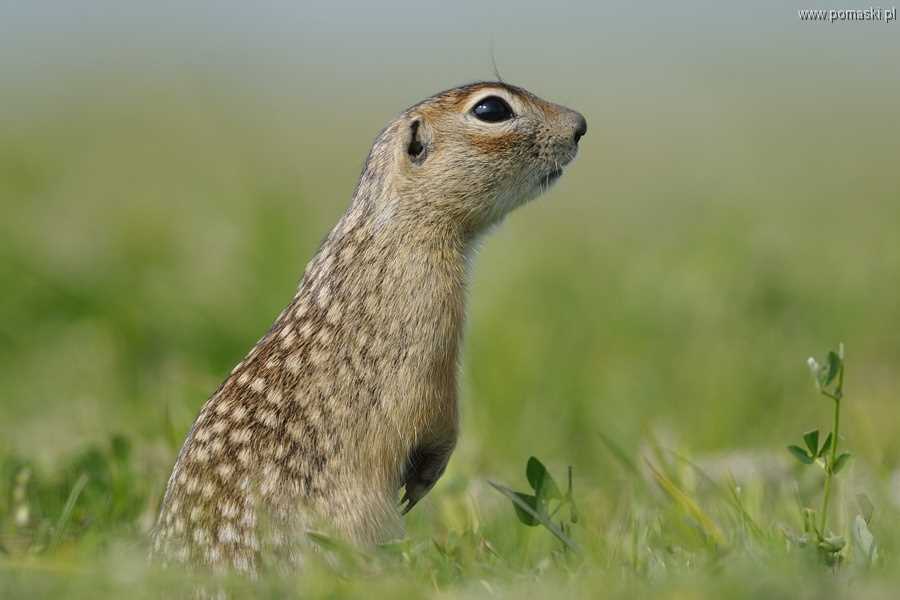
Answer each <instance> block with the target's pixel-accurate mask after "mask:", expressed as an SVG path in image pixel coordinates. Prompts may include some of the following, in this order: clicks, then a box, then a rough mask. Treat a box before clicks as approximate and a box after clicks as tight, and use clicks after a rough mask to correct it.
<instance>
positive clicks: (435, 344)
mask: <svg viewBox="0 0 900 600" xmlns="http://www.w3.org/2000/svg"><path fill="white" fill-rule="evenodd" d="M382 181H383V180H382ZM375 192H377V194H375ZM389 193H390V192H388V190H385V189H377V188H376V187H375V186H374V185H373V184H370V183H367V182H366V180H365V178H364V179H363V180H361V182H360V186H359V187H358V188H357V193H356V195H355V197H354V201H353V203H352V204H351V206H350V208H349V209H348V211H347V213H346V214H345V215H344V216H343V217H342V218H341V220H340V221H339V222H338V224H337V225H336V226H335V227H334V229H333V230H332V231H331V233H330V234H329V235H328V237H327V238H326V240H325V241H324V242H323V244H322V246H321V248H320V249H319V252H318V253H317V254H316V256H315V257H314V258H313V260H312V261H311V262H310V263H309V266H308V267H307V270H306V273H305V274H304V277H303V281H302V282H301V284H300V291H299V293H298V296H300V297H304V296H305V297H306V298H307V299H308V302H310V303H311V304H312V303H314V304H317V305H318V307H319V308H320V309H321V311H322V312H323V314H324V317H325V320H326V322H328V323H329V325H330V326H333V327H335V328H337V329H345V331H344V334H345V335H344V339H345V340H347V343H349V344H351V345H354V344H357V343H361V344H363V345H365V344H375V345H376V348H375V350H374V353H373V354H374V355H377V356H382V358H385V356H384V353H385V352H388V353H396V355H395V356H393V357H390V360H389V361H387V362H385V363H384V364H385V365H386V366H385V368H386V369H393V368H396V367H397V366H398V363H400V362H404V361H405V364H406V367H408V368H411V369H415V371H416V372H417V373H418V374H419V375H422V374H425V375H433V374H435V373H436V372H434V373H432V371H435V370H437V371H440V372H441V373H444V372H445V371H446V372H450V371H453V372H455V368H456V360H457V354H458V349H459V342H460V339H461V336H462V328H463V321H464V313H465V310H464V304H465V291H466V284H467V278H468V264H469V257H470V254H471V252H470V250H471V247H472V245H473V243H474V242H473V241H472V240H470V239H467V237H466V236H465V235H464V234H463V233H462V232H461V231H460V229H459V228H456V227H453V226H452V225H451V224H449V223H446V224H445V223H442V222H440V221H438V222H435V221H431V220H429V219H428V218H427V216H422V217H419V218H414V215H411V214H409V213H408V212H407V211H403V210H399V209H397V210H395V208H396V207H397V203H396V202H391V201H390V198H389V197H387V198H386V196H388V194H389ZM336 304H337V305H339V308H336V307H335V305H336ZM348 328H353V329H354V331H347V330H346V329H348ZM357 339H362V340H363V341H362V342H358V341H355V340H357ZM376 368H377V367H376ZM423 370H424V371H427V372H428V373H423ZM441 376H444V375H441ZM448 376H450V375H448ZM452 376H454V377H455V375H452Z"/></svg>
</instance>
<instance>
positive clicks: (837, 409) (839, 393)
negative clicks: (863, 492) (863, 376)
mask: <svg viewBox="0 0 900 600" xmlns="http://www.w3.org/2000/svg"><path fill="white" fill-rule="evenodd" d="M824 393H825V395H826V396H828V397H829V398H831V399H832V400H834V430H833V432H832V437H831V458H829V459H828V463H827V464H826V465H825V497H824V498H823V499H822V517H821V521H820V524H819V535H820V536H821V537H824V536H825V533H826V532H825V525H826V524H827V523H828V500H829V499H830V498H831V478H832V477H833V476H834V461H835V460H837V449H838V434H839V433H840V427H841V398H843V397H844V364H843V362H841V370H840V372H838V382H837V386H836V387H835V390H834V394H829V393H827V392H824Z"/></svg>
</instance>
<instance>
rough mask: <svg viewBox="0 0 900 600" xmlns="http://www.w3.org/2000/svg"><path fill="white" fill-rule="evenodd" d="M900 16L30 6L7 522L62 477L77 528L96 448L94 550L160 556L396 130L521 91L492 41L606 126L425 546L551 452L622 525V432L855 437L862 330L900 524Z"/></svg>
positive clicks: (16, 121)
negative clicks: (229, 409) (284, 319)
mask: <svg viewBox="0 0 900 600" xmlns="http://www.w3.org/2000/svg"><path fill="white" fill-rule="evenodd" d="M822 6H823V7H824V6H827V5H822ZM897 32H898V24H897V23H890V24H885V23H835V24H826V23H815V24H813V23H803V22H801V21H800V20H799V19H798V16H797V7H796V6H793V5H791V6H785V5H784V4H783V3H779V2H764V3H757V4H754V5H753V6H746V5H745V6H740V7H737V6H734V7H728V8H725V7H723V6H721V5H719V4H714V3H711V2H710V3H695V4H690V5H685V6H679V7H677V8H676V7H674V6H669V7H658V8H653V7H647V6H643V7H635V6H632V5H630V4H624V3H622V4H605V5H603V6H594V3H591V2H582V3H574V4H572V5H567V6H554V7H553V8H552V9H551V8H549V7H548V6H546V5H541V4H539V3H536V2H530V3H524V4H523V3H516V4H505V3H493V4H467V3H462V4H454V5H453V7H452V8H451V7H449V6H446V5H441V4H433V5H427V4H422V3H411V2H407V3H404V4H402V5H392V6H383V5H378V6H377V7H376V6H374V5H373V6H349V5H341V4H337V3H335V4H333V5H330V6H322V5H316V6H312V5H302V6H301V5H293V4H291V3H287V2H282V3H272V4H268V5H265V6H260V7H256V6H252V7H251V5H249V4H248V5H242V4H238V3H217V4H215V5H212V4H207V5H203V4H190V5H178V4H175V3H161V4H154V5H153V6H149V5H148V6H145V7H143V8H137V7H132V8H125V7H124V6H122V5H119V4H118V3H106V2H96V1H95V2H81V3H71V4H69V5H67V6H65V7H61V6H51V5H49V4H48V5H44V4H42V3H35V4H25V3H7V4H3V5H2V7H0V34H2V35H0V215H2V217H0V290H2V292H0V459H3V460H5V461H6V462H5V463H4V464H5V465H6V466H5V467H4V471H3V474H4V477H6V479H5V480H4V481H2V482H0V486H2V487H0V491H2V492H3V494H4V498H3V500H0V502H2V503H0V519H3V523H5V524H4V525H3V528H4V529H2V531H6V532H7V534H8V535H9V536H12V534H11V533H9V532H10V531H13V529H14V527H13V525H11V524H10V522H11V520H12V518H13V509H14V505H15V499H14V498H13V496H14V488H15V485H14V480H15V477H16V473H18V472H19V470H20V469H21V466H22V465H25V464H27V465H31V467H30V468H31V469H34V473H36V475H35V476H34V477H35V480H34V481H36V482H37V483H34V485H36V486H38V487H39V486H40V485H41V484H40V481H44V482H45V485H47V486H49V487H48V488H47V489H48V490H49V491H46V495H45V496H46V497H44V499H43V500H41V501H39V502H38V504H37V505H35V507H34V508H33V515H32V520H33V522H39V521H40V519H41V518H44V519H46V520H48V521H50V522H55V520H56V518H57V514H58V512H59V511H61V510H63V507H64V503H65V500H66V499H67V498H68V497H69V494H70V491H71V486H72V485H73V484H74V482H75V481H76V479H77V477H78V465H81V464H82V463H84V461H85V460H87V461H88V462H90V460H89V459H90V453H91V452H95V453H96V452H100V453H101V454H102V453H104V452H112V456H113V457H114V458H112V459H109V460H112V461H113V462H112V463H111V466H110V465H107V466H104V467H98V468H99V469H100V470H101V471H103V469H107V470H109V469H111V471H110V472H111V473H112V475H110V477H111V478H112V481H113V482H114V483H115V481H119V484H116V485H124V486H125V487H126V488H128V489H129V490H131V491H130V492H129V493H134V494H135V497H134V498H131V499H129V498H128V497H127V493H126V500H125V501H124V502H125V505H124V508H121V515H120V516H121V521H122V528H123V529H124V530H126V531H127V533H121V532H120V533H109V531H108V530H106V529H102V530H101V531H102V532H103V533H102V535H101V534H98V541H96V542H92V543H91V544H92V545H85V544H86V542H84V539H85V538H84V537H78V538H76V539H74V541H72V545H71V546H70V550H69V552H70V553H72V554H73V555H81V558H79V559H78V560H81V561H85V560H88V561H89V559H86V558H85V555H91V553H93V552H96V553H100V554H103V555H104V556H105V555H106V554H104V552H105V553H108V552H109V544H114V543H115V542H110V541H109V540H110V539H111V540H115V539H117V538H116V537H115V536H116V535H121V536H124V537H125V539H129V540H132V543H133V544H136V545H137V547H138V548H140V543H141V542H140V541H136V540H140V539H141V533H142V532H144V531H146V529H147V527H148V526H149V524H150V523H151V522H152V518H153V512H154V511H155V509H156V503H157V502H158V500H159V497H160V495H161V493H162V491H163V488H164V483H165V479H166V477H167V475H168V471H169V469H170V468H171V465H172V462H173V461H174V457H175V453H176V452H177V448H178V445H179V444H180V441H181V439H182V438H183V435H184V434H185V432H186V431H187V428H188V427H189V426H190V423H191V421H192V419H193V417H194V416H195V414H196V413H197V411H198V409H199V407H200V406H201V404H202V403H203V402H204V401H205V399H206V397H207V396H208V395H209V394H210V393H211V391H212V390H214V388H215V387H216V386H217V385H218V383H219V382H220V381H221V380H222V379H223V378H224V376H225V374H226V373H227V372H228V371H229V370H230V369H231V367H232V366H233V364H234V363H236V362H237V361H238V360H239V359H240V357H242V356H243V354H244V353H245V352H246V351H247V350H248V348H249V347H250V346H251V345H252V344H253V343H254V342H255V341H256V340H257V339H258V338H259V336H260V335H261V333H263V332H264V331H265V330H266V329H267V328H268V326H269V324H270V323H271V322H272V320H273V319H274V317H275V316H276V315H277V314H278V312H279V311H280V310H281V308H282V307H283V306H284V305H285V304H286V303H287V302H288V301H289V299H290V297H291V295H292V292H293V290H294V288H295V285H296V282H297V281H298V279H299V277H300V274H301V273H302V271H303V268H304V266H305V263H306V261H307V260H308V259H309V258H310V256H311V255H312V253H313V252H314V251H315V248H316V247H317V244H318V242H319V240H320V239H321V238H322V237H323V236H324V235H325V234H326V233H327V231H328V230H329V228H330V227H331V225H332V224H333V223H334V222H335V221H336V220H337V219H338V217H339V216H340V215H341V213H342V212H343V211H344V210H345V208H346V206H347V204H348V202H349V199H350V194H351V193H352V190H353V187H354V184H355V180H356V177H357V176H358V172H359V169H360V167H361V165H362V161H363V160H364V158H365V155H366V153H367V151H368V148H369V144H370V143H371V141H372V139H373V138H374V137H375V135H376V134H377V132H378V131H379V130H380V128H381V127H382V126H383V125H384V124H385V123H386V122H387V121H388V120H389V119H390V118H391V117H392V116H393V115H394V114H396V113H397V112H399V111H400V110H402V109H403V108H405V107H406V106H408V105H410V104H413V103H415V102H417V101H418V100H420V99H421V98H423V97H425V96H428V95H430V94H432V93H434V92H436V91H438V90H441V89H444V88H447V87H450V86H453V85H456V84H459V83H463V82H466V81H469V80H476V79H485V78H490V77H491V74H492V70H493V68H492V65H491V62H492V58H491V54H492V48H493V54H494V57H495V59H496V63H497V66H498V67H499V69H500V71H501V73H502V75H503V77H504V78H505V79H506V80H507V81H509V82H511V83H515V84H518V85H522V86H524V87H526V88H528V89H530V90H532V91H533V92H535V93H537V94H539V95H541V96H543V97H545V98H547V99H550V100H553V101H557V102H560V103H563V104H566V105H569V106H571V107H573V108H577V109H578V110H580V111H581V112H583V113H584V114H585V115H586V117H587V119H588V122H589V133H588V135H587V136H586V137H585V139H584V140H583V142H582V147H581V151H580V156H579V158H578V160H577V161H576V163H575V164H573V165H572V167H571V168H570V169H569V171H568V172H567V174H566V176H565V177H564V178H563V179H562V181H561V182H560V183H559V184H558V185H557V186H556V187H555V188H554V189H553V190H552V191H551V192H550V193H549V194H548V195H546V196H544V197H542V198H540V199H539V200H538V201H536V202H535V203H533V204H531V205H529V206H527V207H525V208H524V209H522V210H520V211H518V212H517V213H515V214H513V215H512V216H511V217H510V218H509V219H508V220H507V222H506V223H505V224H504V225H503V227H501V228H500V229H499V230H498V231H497V232H496V233H495V234H494V235H492V236H491V237H490V239H488V240H487V242H486V244H485V245H484V247H483V249H482V251H481V252H480V255H479V257H478V260H477V264H476V268H475V271H474V281H473V283H472V289H471V294H470V307H469V321H468V328H467V335H466V344H465V351H464V356H463V375H462V378H461V385H462V392H463V425H462V431H463V434H462V439H461V441H460V444H459V446H458V450H457V452H456V454H455V455H454V458H453V460H452V461H451V464H450V469H449V471H448V474H447V476H446V477H445V479H444V480H442V482H441V483H440V484H439V485H438V486H437V487H436V489H435V491H434V492H432V494H431V496H430V497H429V499H428V500H426V501H425V502H424V503H423V505H422V507H421V508H420V509H417V511H416V512H417V513H418V514H416V512H414V513H413V515H411V518H410V526H411V529H410V531H411V534H413V535H420V536H428V535H430V534H431V533H432V532H433V531H434V530H435V529H438V530H440V529H441V528H442V527H443V528H445V529H446V528H452V519H451V520H448V517H446V515H445V514H444V513H443V512H441V511H442V510H443V509H442V505H441V502H440V498H441V497H442V496H443V497H450V496H453V495H454V494H457V493H459V492H458V490H459V489H465V490H468V491H467V492H466V493H468V494H470V495H471V497H472V498H474V499H475V501H476V502H481V501H482V496H489V495H490V494H491V492H489V491H485V489H484V488H485V486H484V484H483V482H482V480H483V479H484V478H486V477H491V478H497V479H500V480H505V481H511V482H512V481H519V480H521V476H522V475H521V469H522V465H523V464H524V461H525V459H526V458H527V457H528V456H529V455H530V454H536V455H538V456H540V457H542V459H543V460H544V461H545V462H546V463H547V464H548V465H550V466H551V467H552V468H555V469H562V468H563V467H564V466H565V465H569V464H571V465H573V466H574V469H575V473H576V475H577V481H578V482H579V485H580V486H582V488H583V489H584V490H586V491H585V494H590V495H591V498H593V499H592V500H591V504H592V506H594V507H595V512H596V514H597V515H599V516H598V517H597V518H598V519H599V520H600V521H599V525H598V527H599V528H603V527H606V526H610V527H611V526H612V525H611V523H612V522H613V519H614V515H613V514H612V513H613V512H614V509H613V508H612V506H613V505H614V504H615V500H614V499H616V498H618V496H617V493H618V489H619V487H620V485H621V478H622V474H621V471H620V470H619V469H618V466H617V464H616V462H615V461H614V460H613V459H611V458H610V457H609V453H608V451H607V449H606V447H605V446H604V444H603V442H602V438H601V436H600V435H599V433H600V432H602V433H604V434H606V435H607V436H610V437H611V438H613V439H615V440H617V441H618V443H620V444H621V445H622V447H623V448H626V449H627V450H628V452H633V453H635V455H636V456H637V455H638V453H640V451H641V448H642V445H643V444H645V443H646V440H648V439H662V440H665V442H666V444H667V445H669V446H670V447H673V448H677V449H679V450H680V451H683V452H685V453H688V454H690V455H692V456H694V457H699V458H698V460H699V459H709V460H711V461H712V460H721V461H725V462H724V464H726V465H727V468H729V469H738V466H736V465H735V464H733V463H729V462H728V461H729V460H731V459H732V458H733V457H735V456H737V455H740V456H741V457H744V458H746V457H747V456H749V457H750V459H749V460H750V461H751V462H753V460H756V459H758V460H757V462H758V463H766V464H769V463H773V462H774V463H777V462H778V460H775V459H772V460H771V461H770V460H769V459H768V458H760V457H768V456H770V455H772V454H774V455H776V456H777V455H778V453H781V452H782V449H783V447H784V445H785V444H786V443H789V442H793V441H794V438H796V437H798V436H797V434H798V433H799V432H801V431H803V430H805V429H806V428H809V427H810V426H822V427H825V426H827V424H828V418H829V417H830V414H829V410H828V407H827V405H826V404H824V403H823V402H822V401H821V400H819V399H818V398H817V397H816V396H815V395H814V392H813V390H812V386H811V381H810V377H809V375H808V373H807V371H806V367H805V364H804V363H805V359H806V358H807V357H808V356H810V355H813V354H816V355H821V354H822V353H823V351H824V350H826V349H828V348H830V347H833V346H835V345H836V344H837V342H839V341H843V342H845V343H846V346H847V352H848V363H849V367H848V383H847V393H848V401H847V402H846V405H845V415H844V429H843V431H844V435H845V438H846V440H847V441H848V442H847V443H848V444H849V445H850V446H852V448H853V450H854V453H855V455H856V457H857V463H856V465H855V467H854V470H853V471H852V473H851V475H850V477H849V481H850V482H858V481H859V480H861V479H866V480H867V481H871V480H876V481H878V482H879V483H878V489H879V490H880V493H881V496H880V497H881V499H882V500H881V504H880V510H882V511H884V513H885V514H886V515H893V516H896V514H897V513H896V510H897V508H898V507H900V470H898V466H900V465H898V463H900V437H898V432H900V404H898V401H900V394H898V392H900V372H898V363H900V302H898V297H897V296H898V288H900V243H898V240H897V229H898V226H900V168H898V164H900V160H898V159H900V152H898V139H900V137H898V135H900V116H898V113H897V106H900V79H898V78H897V76H896V73H897V59H898V57H900V37H898V35H897ZM112 436H122V437H121V438H115V439H116V440H117V441H116V442H114V443H113V449H112V450H108V447H109V440H110V439H111V438H112ZM123 439H124V440H125V442H123V441H122V440H123ZM126 442H127V443H126ZM116 444H126V445H127V448H125V449H122V448H120V449H119V450H118V451H117V450H116ZM98 448H101V449H103V450H97V449H98ZM86 449H93V450H86ZM86 452H87V455H86V454H85V453H86ZM117 452H118V454H117ZM122 454H124V455H127V460H128V461H129V465H131V466H129V469H131V470H132V471H133V472H131V475H129V477H131V478H132V479H129V480H127V481H126V482H125V483H122V481H121V479H116V476H115V469H116V468H117V467H116V466H115V460H118V459H116V458H115V456H120V455H122ZM85 456H87V458H85ZM104 456H106V455H105V454H104ZM729 457H732V458H729ZM754 457H756V459H754ZM785 458H786V457H785ZM98 460H100V459H98ZM104 460H106V459H104ZM734 460H737V459H734ZM742 460H743V459H742ZM79 461H81V462H79ZM754 464H755V463H754ZM757 466H759V465H757ZM103 472H106V471H103ZM560 472H561V471H560ZM42 478H43V479H42ZM88 485H89V487H88V488H87V489H90V485H92V484H88ZM784 485H785V486H788V488H789V487H790V485H791V484H790V483H787V482H785V483H784ZM854 485H857V484H856V483H848V491H847V493H848V494H852V492H853V490H854V489H855V488H854V487H853V486H854ZM103 489H106V488H102V489H101V488H98V492H97V493H98V494H100V495H101V496H102V494H103ZM134 490H138V492H135V491H134ZM587 490H590V492H588V491H587ZM786 493H787V494H788V495H789V494H790V492H789V491H788V492H786ZM35 494H37V492H35ZM492 501H493V499H483V502H485V503H487V504H486V505H485V506H489V505H490V502H492ZM40 502H43V504H41V503H40ZM76 504H77V502H76ZM604 507H607V508H604ZM794 508H796V507H794ZM107 509H108V510H107V512H105V513H104V514H105V515H107V517H109V518H110V519H112V520H113V521H115V518H118V517H115V518H113V517H112V516H110V515H118V514H119V513H117V512H116V510H119V509H112V508H109V507H107ZM504 509H505V507H504ZM73 510H76V511H77V510H78V509H77V506H76V507H75V508H74V509H73ZM105 510H106V509H105ZM785 513H786V514H787V513H789V511H788V510H787V509H786V510H785ZM492 514H493V513H492ZM603 515H605V516H603ZM82 517H83V515H82ZM786 518H787V517H786ZM891 518H893V517H891ZM485 519H486V520H489V519H488V517H485ZM490 519H494V520H495V521H496V522H498V523H502V524H503V526H505V527H513V526H514V524H513V522H512V520H511V518H510V514H508V513H506V512H498V513H497V514H496V515H495V516H493V517H490ZM603 519H606V520H603ZM111 522H112V521H111ZM116 522H118V521H116ZM79 527H81V529H80V531H81V532H82V534H83V535H87V534H85V533H84V532H89V531H90V530H91V524H90V523H84V522H80V525H79ZM498 527H499V525H498ZM110 531H119V529H117V528H111V530H110ZM107 534H108V535H109V536H111V537H104V536H107ZM498 535H500V534H498ZM14 539H15V538H14V536H12V537H8V538H6V540H7V541H6V542H5V543H0V548H2V549H3V550H4V552H5V555H6V556H7V557H12V558H15V557H16V552H17V550H16V548H17V546H16V543H15V542H14ZM516 539H518V538H512V541H510V542H509V543H510V544H515V543H517V542H516V541H515V540H516ZM11 540H12V541H11ZM79 544H80V545H79ZM113 547H115V546H114V545H113ZM100 548H106V550H103V551H101V550H100ZM134 554H135V555H137V554H140V550H139V549H138V550H135V551H134ZM12 558H10V560H12ZM70 558H71V556H70ZM73 560H75V559H73ZM77 562H78V561H77V560H76V563H77ZM13 572H15V571H13ZM17 577H18V576H10V577H9V578H8V579H6V580H5V581H7V582H9V581H17V582H18V583H17V584H15V585H14V587H12V588H10V589H11V590H15V593H16V594H19V593H23V591H22V590H24V589H27V586H28V585H33V584H34V581H33V580H31V579H29V578H28V577H25V579H17ZM23 581H25V582H27V585H26V583H22V582H23ZM11 585H12V584H11ZM15 586H25V587H15ZM679 589H680V588H679ZM10 593H13V592H10ZM48 593H49V592H48Z"/></svg>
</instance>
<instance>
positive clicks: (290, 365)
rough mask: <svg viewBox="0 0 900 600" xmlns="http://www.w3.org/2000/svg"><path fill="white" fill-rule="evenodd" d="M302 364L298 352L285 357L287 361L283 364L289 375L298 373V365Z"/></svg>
mask: <svg viewBox="0 0 900 600" xmlns="http://www.w3.org/2000/svg"><path fill="white" fill-rule="evenodd" d="M301 362H302V356H301V354H300V353H299V352H294V353H293V354H291V355H290V356H288V357H287V360H286V361H285V362H284V366H285V367H286V368H287V370H288V371H290V372H291V373H299V372H300V365H301Z"/></svg>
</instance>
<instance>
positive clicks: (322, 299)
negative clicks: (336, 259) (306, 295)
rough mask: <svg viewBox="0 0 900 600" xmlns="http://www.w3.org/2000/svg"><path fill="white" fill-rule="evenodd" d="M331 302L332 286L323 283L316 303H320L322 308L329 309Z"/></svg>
mask: <svg viewBox="0 0 900 600" xmlns="http://www.w3.org/2000/svg"><path fill="white" fill-rule="evenodd" d="M330 301H331V286H330V285H328V284H327V283H323V284H322V286H321V287H320V288H319V293H318V294H317V295H316V302H318V304H319V306H320V307H321V308H327V307H328V303H329V302H330Z"/></svg>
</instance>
